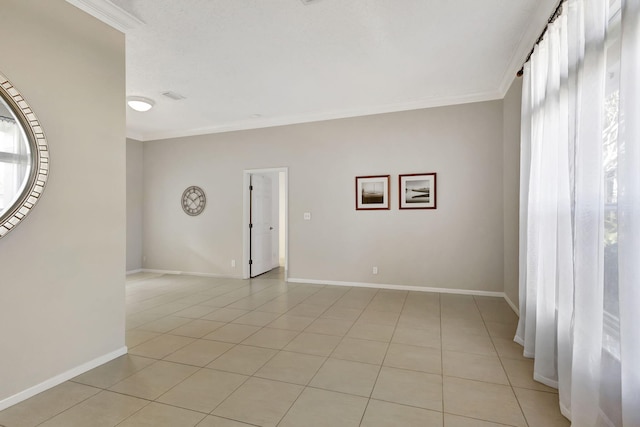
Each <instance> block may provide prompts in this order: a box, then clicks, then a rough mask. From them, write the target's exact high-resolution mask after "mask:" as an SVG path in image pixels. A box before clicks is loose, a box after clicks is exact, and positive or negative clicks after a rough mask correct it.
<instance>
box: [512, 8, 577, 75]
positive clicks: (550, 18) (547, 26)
mask: <svg viewBox="0 0 640 427" xmlns="http://www.w3.org/2000/svg"><path fill="white" fill-rule="evenodd" d="M565 1H566V0H560V2H559V3H558V6H557V7H556V9H555V10H554V11H553V13H552V14H551V16H550V17H549V19H548V20H547V25H545V26H544V29H543V30H542V33H541V34H540V37H538V39H537V40H536V42H535V43H534V44H533V47H532V48H531V51H530V52H529V55H527V59H525V60H524V64H526V63H527V62H529V60H530V59H531V55H533V51H534V50H535V49H536V46H538V44H539V43H540V42H541V41H542V39H543V38H544V35H545V34H546V33H547V28H549V25H551V24H552V23H553V21H555V20H556V18H557V17H558V16H560V14H561V13H562V5H563V4H564V2H565ZM524 64H522V68H520V70H518V72H517V73H516V75H517V76H518V77H522V74H523V73H524Z"/></svg>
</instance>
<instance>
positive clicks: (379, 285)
mask: <svg viewBox="0 0 640 427" xmlns="http://www.w3.org/2000/svg"><path fill="white" fill-rule="evenodd" d="M287 282H292V283H309V284H313V285H332V286H351V287H356V288H375V289H393V290H396V291H417V292H436V293H441V294H458V295H475V296H483V297H498V298H504V297H505V295H504V292H491V291H476V290H469V289H450V288H431V287H427V286H405V285H389V284H383V283H365V282H342V281H336V280H315V279H297V278H288V279H287Z"/></svg>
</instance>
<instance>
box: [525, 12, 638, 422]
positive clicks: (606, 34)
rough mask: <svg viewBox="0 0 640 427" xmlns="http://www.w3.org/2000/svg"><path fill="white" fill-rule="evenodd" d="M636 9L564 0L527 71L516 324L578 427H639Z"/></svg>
mask: <svg viewBox="0 0 640 427" xmlns="http://www.w3.org/2000/svg"><path fill="white" fill-rule="evenodd" d="M639 20H640V0H622V1H621V2H619V1H618V2H616V1H614V0H611V1H609V0H568V1H566V2H565V3H564V6H563V12H562V14H561V16H560V17H559V18H558V19H556V21H555V22H554V23H553V24H551V25H550V26H549V28H548V30H547V33H546V34H545V37H544V39H543V40H542V42H541V43H540V44H539V45H538V47H537V48H536V50H535V52H534V54H533V55H532V57H531V61H530V63H528V64H526V66H525V74H524V82H523V97H522V99H523V104H522V139H521V143H522V152H521V196H520V205H521V206H520V208H521V209H520V316H521V317H520V322H519V325H518V331H517V333H516V337H515V340H516V341H517V342H519V343H520V344H522V345H523V346H524V354H525V356H527V357H534V358H535V363H534V377H535V379H536V380H538V381H540V382H543V383H545V384H547V385H549V386H552V387H557V388H558V389H559V400H560V402H559V404H560V407H561V410H562V412H563V414H565V415H566V416H567V417H568V418H570V419H571V420H572V424H573V425H574V426H579V427H583V426H584V427H587V426H623V425H624V426H629V427H631V426H640V314H639V313H640V124H639V123H638V122H639V121H640V85H639V83H638V79H639V78H640V63H639V60H638V58H639V55H640V23H639Z"/></svg>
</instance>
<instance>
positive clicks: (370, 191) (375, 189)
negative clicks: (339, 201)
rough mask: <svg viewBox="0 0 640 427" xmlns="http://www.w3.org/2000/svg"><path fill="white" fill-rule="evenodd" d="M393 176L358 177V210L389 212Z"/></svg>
mask: <svg viewBox="0 0 640 427" xmlns="http://www.w3.org/2000/svg"><path fill="white" fill-rule="evenodd" d="M390 183H391V175H371V176H356V210H388V209H390V208H391V204H390V199H389V189H390V187H391V186H390Z"/></svg>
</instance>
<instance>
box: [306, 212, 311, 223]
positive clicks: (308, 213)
mask: <svg viewBox="0 0 640 427" xmlns="http://www.w3.org/2000/svg"><path fill="white" fill-rule="evenodd" d="M304 220H305V221H311V212H305V213H304Z"/></svg>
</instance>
